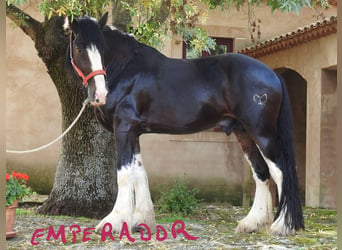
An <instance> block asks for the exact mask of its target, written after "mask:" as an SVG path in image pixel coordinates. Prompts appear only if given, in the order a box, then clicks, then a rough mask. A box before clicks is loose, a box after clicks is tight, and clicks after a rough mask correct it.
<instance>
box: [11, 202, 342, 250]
mask: <svg viewBox="0 0 342 250" xmlns="http://www.w3.org/2000/svg"><path fill="white" fill-rule="evenodd" d="M36 208H37V206H33V207H32V206H31V207H28V208H21V209H19V211H18V213H19V214H18V215H17V220H16V224H15V229H16V231H17V234H16V236H14V237H12V238H8V239H7V241H6V243H7V249H337V232H336V230H337V215H336V211H333V210H326V209H312V208H304V216H305V224H306V229H305V231H302V232H299V233H298V234H297V235H295V236H291V237H279V236H272V235H269V234H267V232H264V233H250V234H235V232H234V229H235V227H236V225H237V221H238V220H241V219H242V218H243V217H244V216H245V215H246V214H247V213H248V209H245V208H241V207H234V206H231V205H227V204H203V205H201V207H199V208H197V209H196V214H195V215H194V216H191V217H177V216H172V215H170V214H162V215H157V224H158V225H160V226H162V227H163V228H164V229H165V231H166V234H167V237H166V238H165V239H163V238H164V236H165V234H164V233H160V234H159V239H158V238H157V237H156V234H152V235H151V239H148V238H147V234H144V235H143V237H145V238H147V239H148V240H146V241H144V240H142V239H141V235H140V233H133V234H131V235H130V237H132V238H131V239H130V240H129V239H128V237H126V236H124V235H123V237H122V239H121V240H120V234H114V235H113V238H114V239H115V241H114V240H113V239H111V238H110V237H109V236H107V237H106V236H103V238H101V234H96V233H95V232H94V229H93V228H94V227H95V226H96V225H97V223H98V220H94V219H89V218H82V217H67V216H42V215H38V214H36V212H35V211H36ZM177 220H182V221H184V226H185V229H184V230H185V232H187V233H188V234H189V236H188V237H185V236H184V235H183V234H182V233H180V234H177V235H176V238H174V237H173V235H172V230H171V228H172V225H173V223H174V222H175V221H177ZM178 226H179V223H178ZM63 227H64V232H65V233H62V234H60V235H58V231H59V230H60V229H61V228H63ZM177 228H179V227H176V229H177ZM49 230H50V238H49V237H48V236H49ZM52 230H53V231H52ZM77 231H80V232H79V233H76V232H77ZM53 232H54V233H55V234H57V235H58V236H56V239H54V237H53V235H52V233H53ZM60 232H62V231H60ZM51 235H52V236H51ZM62 235H63V236H64V235H65V239H64V238H63V237H62ZM190 236H194V237H199V238H197V239H196V240H191V239H188V238H190ZM133 240H134V242H133Z"/></svg>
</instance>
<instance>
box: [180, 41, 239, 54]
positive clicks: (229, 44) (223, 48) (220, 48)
mask: <svg viewBox="0 0 342 250" xmlns="http://www.w3.org/2000/svg"><path fill="white" fill-rule="evenodd" d="M213 39H215V41H216V46H215V48H214V49H212V50H210V54H209V53H208V52H207V51H202V57H205V56H213V55H219V54H224V53H228V52H233V39H231V38H220V37H213ZM196 57H197V56H196V55H194V53H193V50H192V49H191V48H190V47H189V46H188V44H186V43H185V42H183V58H184V59H192V58H196Z"/></svg>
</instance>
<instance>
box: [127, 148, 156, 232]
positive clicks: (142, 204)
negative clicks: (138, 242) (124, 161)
mask: <svg viewBox="0 0 342 250" xmlns="http://www.w3.org/2000/svg"><path fill="white" fill-rule="evenodd" d="M137 148H138V147H137ZM139 152H140V150H138V149H137V150H136V152H135V155H134V158H135V162H134V166H133V175H134V181H133V185H134V192H135V206H134V214H133V226H134V228H135V230H137V229H139V225H140V224H141V223H144V224H146V225H147V226H148V227H149V228H150V230H151V232H155V231H156V221H155V216H154V208H153V203H152V199H151V194H150V189H149V184H148V178H147V174H146V171H145V169H144V166H143V162H142V158H141V154H140V153H139ZM140 228H143V227H140Z"/></svg>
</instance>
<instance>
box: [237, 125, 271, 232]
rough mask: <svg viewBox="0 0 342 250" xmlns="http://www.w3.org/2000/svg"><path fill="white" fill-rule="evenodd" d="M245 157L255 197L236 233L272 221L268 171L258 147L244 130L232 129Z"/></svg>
mask: <svg viewBox="0 0 342 250" xmlns="http://www.w3.org/2000/svg"><path fill="white" fill-rule="evenodd" d="M234 133H235V135H236V137H237V138H238V140H239V142H240V144H241V147H242V149H243V151H244V153H245V157H246V159H247V161H248V162H249V164H250V165H251V169H252V172H253V178H254V181H255V184H256V189H255V197H254V202H253V205H252V208H251V210H250V211H249V213H248V215H247V216H246V217H245V218H244V219H242V220H241V221H240V222H239V224H238V226H237V228H236V232H237V233H245V232H253V231H261V230H265V229H267V228H268V227H269V225H270V224H271V223H272V220H273V215H272V196H271V193H270V191H269V179H270V173H269V171H268V167H267V165H266V163H265V161H264V159H263V157H262V156H261V154H260V152H259V150H258V148H257V147H256V145H255V143H254V142H253V140H252V139H251V137H250V136H249V135H248V134H247V133H246V132H244V131H234Z"/></svg>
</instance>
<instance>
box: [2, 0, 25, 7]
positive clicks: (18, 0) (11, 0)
mask: <svg viewBox="0 0 342 250" xmlns="http://www.w3.org/2000/svg"><path fill="white" fill-rule="evenodd" d="M6 2H7V4H8V5H9V4H13V5H16V6H22V5H24V4H26V3H27V0H6Z"/></svg>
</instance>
